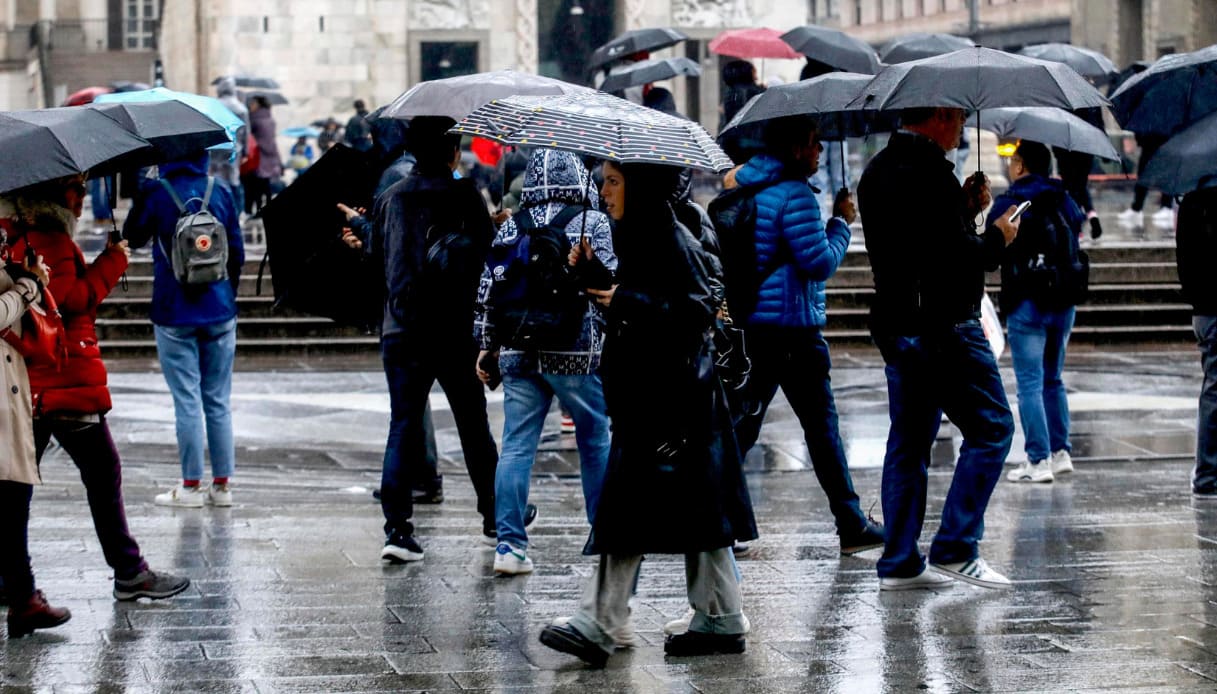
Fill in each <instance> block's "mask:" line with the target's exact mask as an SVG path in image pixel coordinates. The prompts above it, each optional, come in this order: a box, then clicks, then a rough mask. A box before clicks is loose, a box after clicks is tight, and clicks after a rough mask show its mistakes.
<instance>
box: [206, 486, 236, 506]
mask: <svg viewBox="0 0 1217 694" xmlns="http://www.w3.org/2000/svg"><path fill="white" fill-rule="evenodd" d="M207 503H209V504H211V505H212V506H232V490H231V489H229V488H228V485H227V484H212V485H211V486H210V487H208V488H207Z"/></svg>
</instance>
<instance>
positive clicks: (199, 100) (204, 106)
mask: <svg viewBox="0 0 1217 694" xmlns="http://www.w3.org/2000/svg"><path fill="white" fill-rule="evenodd" d="M150 101H180V102H182V103H183V104H186V105H187V106H189V107H190V108H192V109H194V110H196V111H198V112H199V113H201V114H203V115H204V116H207V117H208V118H210V119H211V120H213V121H215V122H216V123H219V124H220V125H221V126H223V128H224V130H225V131H226V132H227V133H228V140H229V141H228V142H225V143H222V144H218V145H214V146H212V147H209V149H232V141H233V140H235V139H236V137H237V130H238V129H240V128H243V127H245V121H243V120H241V118H240V117H239V116H237V115H236V114H234V113H233V112H232V111H229V110H228V107H227V106H225V105H224V104H223V102H221V101H220V100H219V99H213V98H211V97H210V96H202V95H200V94H191V93H190V92H175V91H173V90H172V89H165V88H164V87H156V88H155V89H145V90H143V91H138V92H121V93H117V94H102V95H101V96H98V97H97V98H96V99H94V100H93V103H96V104H108V103H132V102H150Z"/></svg>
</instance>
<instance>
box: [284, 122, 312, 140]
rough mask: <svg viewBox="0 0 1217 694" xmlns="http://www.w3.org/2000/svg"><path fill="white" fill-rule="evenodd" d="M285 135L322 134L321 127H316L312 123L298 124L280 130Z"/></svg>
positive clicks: (308, 135) (309, 135)
mask: <svg viewBox="0 0 1217 694" xmlns="http://www.w3.org/2000/svg"><path fill="white" fill-rule="evenodd" d="M279 134H280V135H282V136H283V137H317V136H318V135H320V134H321V129H320V128H314V127H312V126H311V125H298V126H295V127H292V128H284V129H283V130H280V131H279Z"/></svg>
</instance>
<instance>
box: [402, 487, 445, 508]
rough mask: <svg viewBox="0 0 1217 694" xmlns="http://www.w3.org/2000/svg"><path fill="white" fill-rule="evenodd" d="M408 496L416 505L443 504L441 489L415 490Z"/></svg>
mask: <svg viewBox="0 0 1217 694" xmlns="http://www.w3.org/2000/svg"><path fill="white" fill-rule="evenodd" d="M410 495H411V498H412V499H413V500H414V503H416V504H442V503H444V490H443V489H415V490H414V491H413V492H411V494H410Z"/></svg>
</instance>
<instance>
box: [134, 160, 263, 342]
mask: <svg viewBox="0 0 1217 694" xmlns="http://www.w3.org/2000/svg"><path fill="white" fill-rule="evenodd" d="M207 164H208V157H207V155H206V154H203V155H200V156H199V157H197V158H195V159H190V160H182V161H174V162H169V163H166V164H161V165H160V167H159V168H160V175H161V178H163V179H165V180H167V181H169V184H170V185H172V186H173V189H174V191H176V192H177V194H178V197H179V198H181V199H182V200H183V201H184V202H187V206H188V208H189V209H190V210H192V211H193V210H196V209H198V206H199V203H198V202H188V201H189V200H190V199H191V198H196V197H197V198H200V199H201V198H202V197H203V192H204V191H205V190H206V189H207ZM152 183H153V185H145V186H143V187H141V189H140V193H139V196H138V197H137V199H136V201H135V205H134V206H132V208H131V213H130V214H128V215H127V222H126V223H125V224H124V225H123V238H125V239H127V240H128V241H129V242H130V243H131V247H132V248H139V247H141V246H143V245H144V244H147V243H149V242H151V244H152V268H153V280H152V311H151V318H152V322H153V323H155V324H157V325H173V326H198V325H209V324H211V323H222V322H224V321H226V320H229V319H231V318H233V317H235V316H236V315H237V300H236V291H235V289H236V286H237V282H238V281H239V280H240V277H241V265H242V263H244V262H245V246H244V244H243V243H242V239H241V226H240V222H239V218H238V217H237V208H236V203H234V202H233V197H232V192H231V191H229V189H228V186H227V185H226V184H225V183H224V182H223V181H221V180H220V179H218V178H217V179H216V183H215V187H214V188H213V189H212V191H211V201H210V203H209V204H208V206H207V207H208V209H209V210H211V214H213V215H215V218H216V219H217V220H219V222H220V223H221V224H223V225H224V227H225V228H226V229H227V230H228V280H227V281H220V282H213V283H211V284H209V285H206V286H202V287H183V286H182V285H181V284H179V283H178V281H177V279H176V278H175V277H174V276H173V267H172V265H171V264H170V262H169V259H168V258H166V257H165V254H164V252H163V250H165V249H169V248H170V245H171V244H172V242H173V232H174V228H175V227H176V225H177V219H178V216H179V213H178V209H177V205H176V204H174V202H173V199H172V198H170V197H169V193H168V191H166V190H165V188H164V186H162V185H160V184H159V183H156V182H152Z"/></svg>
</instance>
